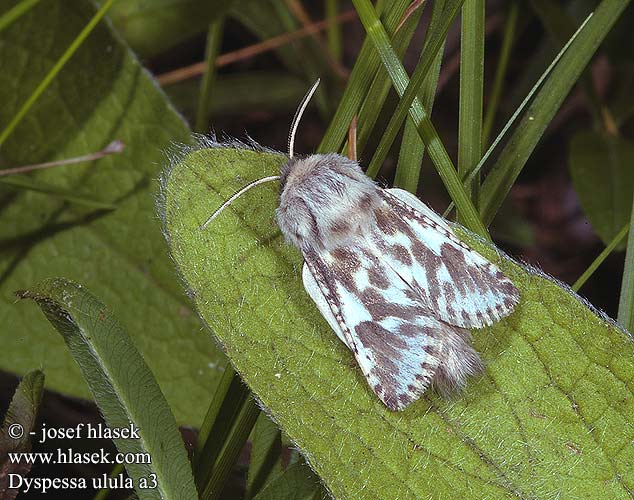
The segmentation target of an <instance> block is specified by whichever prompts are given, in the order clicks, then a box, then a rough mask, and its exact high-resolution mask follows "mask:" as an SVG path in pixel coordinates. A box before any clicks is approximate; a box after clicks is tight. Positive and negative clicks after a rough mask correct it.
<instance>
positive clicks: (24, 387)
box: [0, 370, 44, 500]
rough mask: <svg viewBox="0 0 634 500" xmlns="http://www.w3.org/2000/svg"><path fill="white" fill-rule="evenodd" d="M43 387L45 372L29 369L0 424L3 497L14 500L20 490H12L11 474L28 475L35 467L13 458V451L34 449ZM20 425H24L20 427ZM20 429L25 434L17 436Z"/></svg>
mask: <svg viewBox="0 0 634 500" xmlns="http://www.w3.org/2000/svg"><path fill="white" fill-rule="evenodd" d="M43 391H44V374H43V373H42V372H41V371H39V370H35V371H32V372H29V373H27V374H26V375H25V376H24V378H23V379H22V380H21V381H20V384H19V385H18V388H17V389H16V390H15V393H14V394H13V399H11V403H10V404H9V408H8V410H7V413H6V415H5V416H4V422H3V423H2V428H0V456H1V457H2V458H1V459H0V471H2V472H1V473H0V498H2V499H3V500H13V499H14V498H15V497H16V496H17V494H18V493H19V490H16V489H13V490H9V479H8V478H9V474H19V475H21V476H22V477H24V476H26V475H27V474H28V473H29V470H30V469H31V464H28V463H25V462H20V463H15V462H12V461H11V460H9V453H26V452H29V451H31V436H30V433H31V432H34V431H36V428H35V423H36V419H37V413H38V410H39V406H40V402H41V401H42V392H43ZM16 426H21V427H18V428H17V429H16ZM20 431H21V432H20ZM20 433H21V434H22V435H21V436H20V437H17V438H16V437H15V436H17V435H19V434H20ZM12 436H13V437H12Z"/></svg>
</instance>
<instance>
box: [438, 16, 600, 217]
mask: <svg viewBox="0 0 634 500" xmlns="http://www.w3.org/2000/svg"><path fill="white" fill-rule="evenodd" d="M591 17H592V14H590V15H589V16H588V17H587V18H586V20H585V21H584V22H583V23H582V24H581V26H580V27H579V29H577V31H576V32H575V34H574V35H573V36H572V38H571V39H570V40H568V43H566V45H565V46H564V47H563V48H562V49H561V50H560V51H559V53H558V54H557V55H556V56H555V58H554V59H553V60H552V62H551V63H550V64H549V65H548V67H547V68H546V70H545V71H544V72H543V73H542V75H541V76H540V77H539V79H538V80H537V82H535V85H533V87H532V88H531V90H530V92H529V93H528V94H527V95H526V97H525V98H524V100H523V101H522V103H521V104H520V105H519V106H518V108H517V109H516V110H515V111H514V112H513V115H512V116H511V118H509V121H508V122H506V125H504V128H502V130H501V131H500V133H499V134H498V136H497V137H496V138H495V140H494V141H493V143H492V144H491V145H490V146H489V149H487V152H486V153H484V156H483V157H482V158H481V159H480V162H479V163H478V165H477V166H476V167H475V168H474V169H473V170H472V171H471V173H470V174H469V176H468V177H467V178H466V179H465V183H469V182H471V181H472V180H473V178H474V177H475V176H476V175H477V174H478V173H479V172H480V170H482V168H483V167H484V164H485V163H486V161H487V160H488V159H489V156H491V154H492V153H493V151H494V150H495V148H496V147H497V145H498V144H499V143H500V142H501V141H502V139H503V138H504V136H505V135H506V133H507V132H508V131H509V129H510V128H511V126H512V125H513V124H514V123H515V120H517V118H518V117H519V116H520V115H521V114H522V111H524V108H525V107H526V106H528V104H529V103H530V101H531V99H532V98H533V96H534V95H535V93H536V92H537V91H538V90H539V89H540V87H541V85H542V83H543V82H544V81H546V78H547V77H548V76H549V75H550V74H551V72H552V70H553V69H554V68H555V67H556V66H557V63H558V62H559V60H560V59H561V58H562V57H563V56H564V54H565V53H566V51H567V50H568V49H569V48H570V46H571V45H572V43H573V42H574V40H575V38H576V37H577V36H578V35H579V33H581V31H582V30H583V28H584V26H585V25H586V24H587V23H588V21H589V20H590V19H591ZM528 121H531V116H530V115H528ZM514 136H515V134H514ZM487 180H488V178H487ZM486 182H487V181H486V180H485V183H486ZM453 206H454V204H453V202H452V203H450V204H449V206H448V207H447V209H446V210H445V213H444V214H443V217H446V216H447V214H448V213H449V212H450V211H451V209H452V208H453ZM487 225H488V224H487Z"/></svg>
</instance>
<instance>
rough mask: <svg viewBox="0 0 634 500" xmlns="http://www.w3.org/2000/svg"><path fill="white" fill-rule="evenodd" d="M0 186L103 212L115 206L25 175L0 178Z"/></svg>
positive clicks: (115, 206)
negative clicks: (51, 197)
mask: <svg viewBox="0 0 634 500" xmlns="http://www.w3.org/2000/svg"><path fill="white" fill-rule="evenodd" d="M0 185H2V186H6V187H8V188H11V189H19V190H26V191H36V192H38V193H42V194H47V195H49V196H53V197H55V198H59V199H60V200H64V201H68V202H70V203H75V204H77V205H83V206H85V207H91V208H100V209H103V210H114V209H116V208H117V205H115V204H114V203H110V202H107V201H102V200H98V199H95V197H94V196H92V195H83V194H82V193H81V192H79V193H78V192H76V191H74V190H72V189H65V188H60V187H57V186H52V185H51V184H48V183H46V182H42V181H40V180H38V179H35V178H33V177H28V176H26V175H12V176H8V177H0Z"/></svg>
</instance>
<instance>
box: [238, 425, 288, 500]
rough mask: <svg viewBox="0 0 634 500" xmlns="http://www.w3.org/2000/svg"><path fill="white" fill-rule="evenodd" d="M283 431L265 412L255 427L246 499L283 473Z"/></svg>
mask: <svg viewBox="0 0 634 500" xmlns="http://www.w3.org/2000/svg"><path fill="white" fill-rule="evenodd" d="M281 435H282V433H281V431H280V429H279V428H278V427H277V425H275V423H274V422H273V421H272V420H271V419H270V418H269V417H268V416H267V415H266V414H264V413H260V416H259V417H258V421H257V422H256V423H255V427H254V428H253V441H252V446H251V459H250V461H249V476H248V479H247V491H246V493H245V495H244V497H245V499H247V500H248V499H249V498H252V497H253V496H254V495H257V494H258V492H259V491H260V490H261V489H262V488H263V487H264V486H265V485H266V484H267V483H268V482H269V481H271V480H272V479H273V478H275V477H276V476H278V475H279V474H281V473H282V462H281V458H282V438H281Z"/></svg>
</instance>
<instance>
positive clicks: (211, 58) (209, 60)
mask: <svg viewBox="0 0 634 500" xmlns="http://www.w3.org/2000/svg"><path fill="white" fill-rule="evenodd" d="M224 25H225V18H224V16H222V17H221V18H220V19H216V20H215V21H213V22H212V23H211V24H210V25H209V30H208V31H207V46H206V47H205V63H206V66H205V72H204V73H203V78H202V80H201V82H200V91H199V93H198V110H197V112H196V127H195V129H196V131H198V132H205V131H206V129H207V118H208V113H209V96H210V95H211V89H212V87H213V84H214V81H215V79H216V57H217V56H218V53H219V52H220V46H221V43H222V33H223V31H224Z"/></svg>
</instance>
